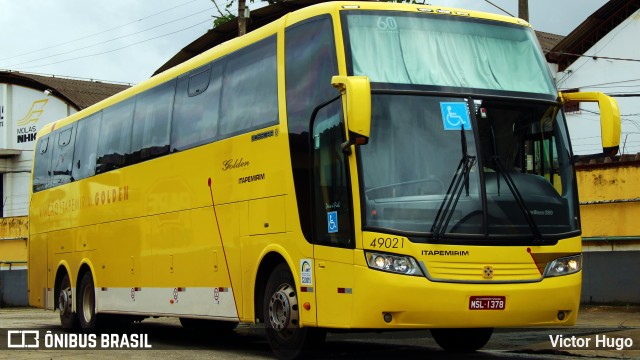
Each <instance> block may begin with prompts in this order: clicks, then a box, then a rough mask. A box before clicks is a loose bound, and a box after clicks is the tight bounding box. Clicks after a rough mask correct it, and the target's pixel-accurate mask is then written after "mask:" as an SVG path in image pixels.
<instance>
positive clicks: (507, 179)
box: [489, 119, 543, 242]
mask: <svg viewBox="0 0 640 360" xmlns="http://www.w3.org/2000/svg"><path fill="white" fill-rule="evenodd" d="M489 126H490V128H491V140H492V143H493V144H492V145H493V146H492V147H493V149H492V152H493V155H492V156H491V159H492V161H493V164H494V165H495V170H496V172H497V173H498V174H499V175H502V177H503V178H504V181H505V182H506V183H507V187H508V188H509V190H510V191H511V194H513V197H514V198H515V199H516V203H517V204H518V207H519V208H520V210H521V211H522V214H523V215H524V217H525V219H526V220H527V224H528V225H529V229H531V232H532V233H533V235H534V237H535V238H534V242H543V239H542V235H541V234H540V228H539V227H538V225H537V224H536V221H535V219H534V218H533V215H531V212H530V211H529V209H528V208H527V204H525V202H524V198H523V197H522V194H520V191H519V190H518V187H517V186H516V184H515V182H514V181H513V178H512V177H511V175H510V174H509V172H508V171H507V170H506V169H505V168H504V166H502V162H501V161H500V155H498V151H497V146H496V134H495V132H494V129H493V120H491V119H490V120H489ZM496 180H497V181H498V184H497V185H498V194H500V176H497V177H496Z"/></svg>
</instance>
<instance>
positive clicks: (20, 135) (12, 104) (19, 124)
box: [0, 71, 129, 306]
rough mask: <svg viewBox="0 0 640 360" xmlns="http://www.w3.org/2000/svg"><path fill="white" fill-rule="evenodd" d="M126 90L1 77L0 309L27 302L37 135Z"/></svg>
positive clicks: (119, 86)
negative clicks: (62, 119)
mask: <svg viewBox="0 0 640 360" xmlns="http://www.w3.org/2000/svg"><path fill="white" fill-rule="evenodd" d="M128 87H129V86H128V85H122V84H111V83H105V82H98V81H90V80H79V79H69V78H61V77H55V76H44V75H36V74H28V73H20V72H8V71H0V195H1V196H0V199H1V200H2V201H0V306H2V305H3V304H7V305H16V304H17V305H26V301H27V300H26V299H27V297H26V295H27V294H26V286H27V285H26V284H27V279H26V262H27V236H28V233H29V222H28V218H27V214H28V208H29V182H30V177H31V162H32V159H33V151H34V146H35V138H36V134H37V132H38V130H40V129H41V128H42V126H43V125H46V124H48V123H51V122H53V121H56V120H58V119H61V118H64V117H66V116H68V115H71V114H73V113H75V112H77V111H79V110H82V109H84V108H86V107H88V106H90V105H93V104H95V103H97V102H98V101H100V100H103V99H105V98H107V97H109V96H111V95H113V94H115V93H118V92H120V91H122V90H124V89H126V88H128ZM9 270H10V271H9Z"/></svg>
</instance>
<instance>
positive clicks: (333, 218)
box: [327, 211, 338, 234]
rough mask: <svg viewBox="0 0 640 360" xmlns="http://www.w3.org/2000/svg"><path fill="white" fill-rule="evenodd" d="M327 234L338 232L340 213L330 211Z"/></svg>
mask: <svg viewBox="0 0 640 360" xmlns="http://www.w3.org/2000/svg"><path fill="white" fill-rule="evenodd" d="M327 232H329V234H331V233H337V232H338V212H337V211H329V212H328V213H327Z"/></svg>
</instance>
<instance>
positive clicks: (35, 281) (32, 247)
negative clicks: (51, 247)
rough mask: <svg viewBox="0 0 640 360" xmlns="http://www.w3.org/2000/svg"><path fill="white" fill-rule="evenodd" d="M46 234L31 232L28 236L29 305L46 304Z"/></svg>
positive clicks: (43, 306)
mask: <svg viewBox="0 0 640 360" xmlns="http://www.w3.org/2000/svg"><path fill="white" fill-rule="evenodd" d="M47 265H48V264H47V234H31V235H30V236H29V270H28V277H29V305H31V306H35V307H39V308H45V307H46V305H49V307H51V306H53V304H47V303H46V299H47V288H48V287H53V283H51V285H50V286H49V285H48V284H47V277H48V275H49V273H48V272H47Z"/></svg>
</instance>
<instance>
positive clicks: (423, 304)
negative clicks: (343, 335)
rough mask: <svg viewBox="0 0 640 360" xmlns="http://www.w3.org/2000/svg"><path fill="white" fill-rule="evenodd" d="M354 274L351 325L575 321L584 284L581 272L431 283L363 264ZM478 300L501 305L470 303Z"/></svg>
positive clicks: (452, 325)
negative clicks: (493, 281)
mask: <svg viewBox="0 0 640 360" xmlns="http://www.w3.org/2000/svg"><path fill="white" fill-rule="evenodd" d="M354 275H355V281H356V283H357V284H358V286H357V288H356V289H355V290H356V291H354V292H353V308H352V313H351V320H352V322H351V325H352V327H353V328H375V329H403V328H404V329H415V328H470V327H521V326H563V325H574V324H575V322H576V319H577V316H578V308H579V305H580V289H581V283H582V272H578V273H576V274H572V275H566V276H558V277H551V278H545V279H543V280H542V281H539V282H532V283H508V284H504V283H502V284H491V283H482V284H477V283H475V284H466V283H445V282H431V281H429V280H428V279H427V278H425V277H417V276H406V275H398V274H392V273H386V272H381V271H376V270H372V269H369V268H366V267H362V266H355V274H354ZM472 297H473V299H472ZM481 298H484V299H504V305H499V306H495V308H493V309H490V308H487V307H485V308H483V307H482V306H475V305H476V304H472V300H475V299H481ZM500 307H503V308H501V309H500Z"/></svg>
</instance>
